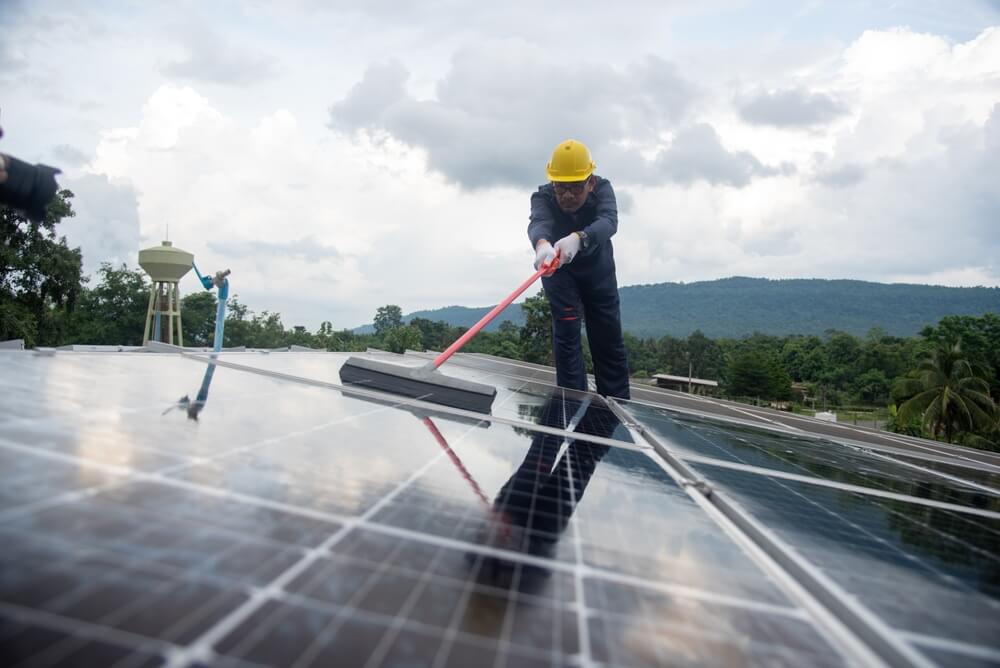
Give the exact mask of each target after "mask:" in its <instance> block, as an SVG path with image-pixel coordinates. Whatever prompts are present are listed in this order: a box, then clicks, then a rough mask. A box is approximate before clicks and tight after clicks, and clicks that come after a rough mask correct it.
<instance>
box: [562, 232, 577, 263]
mask: <svg viewBox="0 0 1000 668" xmlns="http://www.w3.org/2000/svg"><path fill="white" fill-rule="evenodd" d="M556 250H557V251H559V261H560V262H561V263H562V264H569V263H570V262H572V261H573V258H574V257H576V254H577V253H579V252H580V235H579V234H577V233H576V232H573V233H572V234H568V235H566V236H565V237H563V238H562V239H560V240H559V241H557V242H556Z"/></svg>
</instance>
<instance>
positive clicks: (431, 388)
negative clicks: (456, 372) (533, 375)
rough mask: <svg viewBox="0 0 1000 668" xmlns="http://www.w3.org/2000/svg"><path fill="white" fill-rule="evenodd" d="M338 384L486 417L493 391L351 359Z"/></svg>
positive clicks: (418, 369)
mask: <svg viewBox="0 0 1000 668" xmlns="http://www.w3.org/2000/svg"><path fill="white" fill-rule="evenodd" d="M340 380H341V381H342V382H343V383H344V384H345V385H357V386H359V387H365V388H368V389H371V390H378V391H379V392H390V393H392V394H399V395H402V396H405V397H412V398H414V399H420V400H421V401H429V402H432V403H435V404H441V405H443V406H451V407H452V408H461V409H464V410H467V411H475V412H477V413H486V414H489V412H490V410H491V409H492V408H493V399H495V398H496V396H497V390H496V388H495V387H493V386H492V385H484V384H482V383H474V382H472V381H470V380H464V379H462V378H451V377H450V376H446V375H444V374H443V373H440V372H439V371H436V370H435V371H430V370H428V369H426V368H424V367H422V366H418V367H414V366H402V365H400V364H392V363H391V362H382V361H379V360H373V359H369V358H367V357H351V358H349V359H348V360H347V361H346V362H344V366H342V367H340Z"/></svg>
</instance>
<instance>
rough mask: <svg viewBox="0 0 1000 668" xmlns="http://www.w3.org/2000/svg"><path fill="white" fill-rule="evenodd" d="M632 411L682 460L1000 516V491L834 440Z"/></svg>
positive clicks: (645, 409) (634, 407) (641, 408)
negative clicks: (736, 465)
mask: <svg viewBox="0 0 1000 668" xmlns="http://www.w3.org/2000/svg"><path fill="white" fill-rule="evenodd" d="M628 408H629V410H630V412H631V413H632V414H633V415H634V416H635V417H636V418H637V419H638V420H640V421H641V422H642V423H643V424H645V425H646V426H647V427H648V428H649V429H650V430H652V432H653V433H654V434H656V435H657V436H658V437H660V438H661V439H663V442H664V443H665V444H666V445H668V446H670V447H672V448H674V449H676V450H677V452H678V454H679V455H680V456H681V457H682V458H683V457H684V456H685V454H687V455H696V456H701V457H709V458H713V459H721V460H724V461H726V462H737V463H739V464H743V465H747V466H755V467H761V468H765V469H770V470H776V471H783V472H787V473H794V474H798V475H804V476H808V477H816V478H822V479H824V480H831V481H839V482H843V483H845V484H850V485H857V486H861V487H873V488H876V489H881V490H887V491H891V492H896V493H900V494H907V495H911V496H919V497H920V498H922V499H937V500H940V501H945V502H949V503H957V504H962V505H968V506H973V507H977V508H990V509H992V510H995V511H998V512H1000V491H996V492H991V491H990V490H989V488H985V487H982V486H979V485H975V484H971V483H962V482H961V481H960V480H958V479H955V478H946V477H943V476H941V475H938V474H937V473H936V472H935V471H933V470H928V469H926V468H923V467H922V466H920V465H918V464H914V465H912V466H910V465H908V462H907V463H905V464H904V463H901V462H900V461H898V460H896V459H893V458H892V457H889V456H886V455H882V454H879V453H875V452H871V451H867V450H863V449H861V448H857V447H851V446H847V445H844V444H841V443H835V442H833V441H831V440H829V439H825V438H816V437H815V436H811V437H810V436H805V435H797V434H795V433H789V432H788V431H776V430H773V429H770V430H769V429H765V428H763V427H753V426H743V425H734V424H724V423H718V422H710V421H707V420H704V419H693V418H690V417H686V416H684V415H679V414H677V413H674V412H671V411H668V410H666V409H663V408H659V407H654V406H645V405H642V404H634V403H630V404H628ZM689 458H690V457H689ZM918 461H919V460H918Z"/></svg>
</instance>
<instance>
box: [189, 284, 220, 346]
mask: <svg viewBox="0 0 1000 668" xmlns="http://www.w3.org/2000/svg"><path fill="white" fill-rule="evenodd" d="M218 307H219V300H218V299H216V297H215V294H213V293H211V292H208V291H207V290H200V291H198V292H192V293H191V294H189V295H185V296H184V297H182V298H181V318H182V319H183V324H184V344H185V345H188V346H211V345H214V343H215V342H214V340H213V339H214V338H215V314H216V313H217V312H218Z"/></svg>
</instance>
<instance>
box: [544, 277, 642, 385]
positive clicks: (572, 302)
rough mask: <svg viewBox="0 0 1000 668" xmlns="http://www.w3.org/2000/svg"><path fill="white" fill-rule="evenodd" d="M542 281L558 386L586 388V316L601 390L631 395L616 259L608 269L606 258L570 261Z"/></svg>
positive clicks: (595, 373)
mask: <svg viewBox="0 0 1000 668" xmlns="http://www.w3.org/2000/svg"><path fill="white" fill-rule="evenodd" d="M542 285H543V287H544V288H545V295H546V296H547V297H548V299H549V306H550V307H551V308H552V352H553V356H554V357H555V361H556V382H557V383H558V384H559V386H560V387H566V388H569V389H573V390H586V389H587V369H586V366H585V365H584V362H583V351H582V349H581V344H580V321H581V320H582V321H583V322H585V323H586V324H587V340H588V341H589V342H590V354H591V357H592V358H593V360H594V377H595V378H596V380H597V393H598V394H600V395H603V396H610V397H619V398H621V399H628V398H629V388H628V361H627V360H626V357H625V341H624V339H623V338H622V324H621V314H620V308H619V304H618V280H617V279H616V277H615V271H614V264H613V261H612V262H611V263H610V267H609V266H608V262H598V263H594V264H593V265H591V266H588V265H581V266H574V265H572V264H569V265H566V266H565V267H562V268H561V269H558V270H557V271H556V272H555V273H554V274H552V275H551V276H548V277H546V278H543V279H542Z"/></svg>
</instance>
